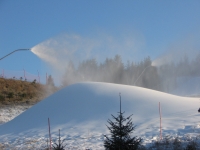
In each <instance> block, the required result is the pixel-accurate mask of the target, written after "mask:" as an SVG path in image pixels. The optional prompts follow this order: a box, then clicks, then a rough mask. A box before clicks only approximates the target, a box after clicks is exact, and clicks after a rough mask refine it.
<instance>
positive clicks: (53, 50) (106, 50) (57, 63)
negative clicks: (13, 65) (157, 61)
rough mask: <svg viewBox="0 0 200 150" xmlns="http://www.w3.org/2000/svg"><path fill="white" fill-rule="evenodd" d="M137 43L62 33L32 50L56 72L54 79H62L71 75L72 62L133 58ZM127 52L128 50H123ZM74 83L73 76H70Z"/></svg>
mask: <svg viewBox="0 0 200 150" xmlns="http://www.w3.org/2000/svg"><path fill="white" fill-rule="evenodd" d="M138 43H141V42H138V41H136V40H135V38H134V37H130V36H129V37H125V36H124V37H123V36H120V39H118V38H116V37H112V36H109V35H97V36H95V37H83V36H80V35H76V34H70V35H68V34H62V35H59V36H56V37H54V38H51V39H48V40H46V41H44V42H42V43H40V44H38V45H36V46H34V47H33V48H31V51H32V52H33V53H34V54H35V55H37V56H38V57H39V58H41V59H42V60H43V61H45V62H46V63H47V64H49V65H50V67H51V68H52V69H53V72H54V74H53V76H54V78H55V76H56V78H58V79H59V78H61V77H62V76H63V74H64V73H66V72H68V73H69V74H70V72H71V69H70V67H68V66H69V64H70V62H73V63H74V64H75V66H78V64H79V63H80V62H81V61H84V60H87V59H95V60H96V61H97V62H101V61H104V60H105V58H109V57H113V56H115V55H116V54H119V55H120V56H121V57H125V58H126V56H128V57H130V56H131V53H133V50H135V49H136V48H138V47H139V46H138V45H137V44H138ZM124 50H126V51H124ZM68 78H69V79H70V80H73V78H74V77H73V76H72V77H68Z"/></svg>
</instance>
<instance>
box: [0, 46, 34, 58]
mask: <svg viewBox="0 0 200 150" xmlns="http://www.w3.org/2000/svg"><path fill="white" fill-rule="evenodd" d="M27 50H31V48H22V49H17V50H14V51H12V52H11V53H9V54H7V55H5V56H3V57H2V58H0V60H2V59H4V58H5V57H7V56H9V55H11V54H12V53H14V52H17V51H27Z"/></svg>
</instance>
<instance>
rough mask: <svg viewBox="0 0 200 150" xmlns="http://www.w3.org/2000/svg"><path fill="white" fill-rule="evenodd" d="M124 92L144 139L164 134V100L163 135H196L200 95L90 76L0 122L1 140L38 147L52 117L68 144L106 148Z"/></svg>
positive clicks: (127, 108)
mask: <svg viewBox="0 0 200 150" xmlns="http://www.w3.org/2000/svg"><path fill="white" fill-rule="evenodd" d="M119 93H121V97H122V110H123V111H125V114H124V115H125V116H127V117H128V116H129V115H131V114H133V116H132V119H133V123H134V124H135V125H136V130H135V132H134V135H136V136H138V137H142V138H143V139H144V144H145V143H149V142H151V141H152V140H156V139H157V138H158V137H159V136H160V135H159V134H160V117H159V107H158V106H159V102H160V104H161V112H162V135H163V136H174V137H176V136H185V135H188V136H190V137H192V136H196V135H197V133H198V132H199V127H200V124H199V122H198V118H199V114H198V112H197V110H198V108H199V102H200V101H199V98H191V97H180V96H175V95H170V94H166V93H162V92H158V91H154V90H149V89H145V88H140V87H134V86H127V85H118V84H109V83H97V82H86V83H77V84H73V85H70V86H67V87H65V88H63V89H62V90H60V91H58V92H56V93H55V94H53V95H51V96H49V97H48V98H46V99H44V100H43V101H41V102H39V103H37V104H36V105H34V106H33V107H31V108H29V109H28V110H26V111H25V112H23V113H22V114H20V115H19V116H17V117H16V118H14V119H13V120H11V121H9V122H7V123H4V124H2V125H0V142H2V143H7V144H8V145H9V144H10V145H12V146H15V147H16V146H18V147H20V148H21V147H23V146H24V145H25V144H24V143H25V141H27V140H29V142H30V141H32V146H33V145H34V144H35V149H36V148H38V149H39V148H41V147H42V146H44V145H45V144H46V140H47V138H48V118H50V122H51V132H52V138H53V139H55V138H57V135H58V130H59V129H61V135H62V137H63V138H66V139H67V143H68V145H67V146H68V149H69V148H70V147H71V148H72V149H73V148H74V146H75V145H76V146H77V148H76V149H84V148H91V149H103V134H108V130H107V128H106V124H108V123H107V120H108V119H111V114H113V115H114V116H117V112H119ZM20 141H21V142H20ZM33 141H34V142H33ZM39 141H40V142H39Z"/></svg>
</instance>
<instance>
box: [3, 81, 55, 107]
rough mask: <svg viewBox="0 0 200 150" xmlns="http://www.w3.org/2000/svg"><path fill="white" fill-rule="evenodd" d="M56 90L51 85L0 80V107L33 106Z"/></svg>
mask: <svg viewBox="0 0 200 150" xmlns="http://www.w3.org/2000/svg"><path fill="white" fill-rule="evenodd" d="M57 90H58V88H56V87H55V86H54V85H52V84H47V85H43V84H39V83H36V82H35V81H33V82H28V81H22V80H15V79H4V78H0V106H3V105H14V104H18V105H20V104H28V105H33V104H35V103H37V102H39V101H41V100H42V99H44V98H45V97H47V96H48V95H50V94H52V93H54V92H55V91H57Z"/></svg>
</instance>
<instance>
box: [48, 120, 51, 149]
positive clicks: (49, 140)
mask: <svg viewBox="0 0 200 150" xmlns="http://www.w3.org/2000/svg"><path fill="white" fill-rule="evenodd" d="M48 125H49V144H50V147H49V150H51V126H50V119H49V118H48Z"/></svg>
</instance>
